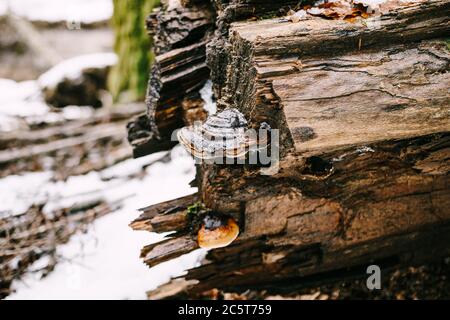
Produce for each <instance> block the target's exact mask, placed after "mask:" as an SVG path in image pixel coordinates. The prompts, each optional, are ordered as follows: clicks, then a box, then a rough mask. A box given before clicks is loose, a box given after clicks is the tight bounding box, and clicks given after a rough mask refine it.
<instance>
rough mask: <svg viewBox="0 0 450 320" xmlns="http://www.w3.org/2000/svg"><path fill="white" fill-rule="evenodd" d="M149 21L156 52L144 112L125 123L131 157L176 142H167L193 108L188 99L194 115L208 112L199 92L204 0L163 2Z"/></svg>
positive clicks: (207, 23)
mask: <svg viewBox="0 0 450 320" xmlns="http://www.w3.org/2000/svg"><path fill="white" fill-rule="evenodd" d="M147 27H148V29H149V33H150V35H153V36H154V50H155V53H156V54H157V55H156V57H155V61H154V64H153V66H152V70H151V72H150V81H149V86H148V92H147V97H146V103H147V108H148V109H147V114H146V115H143V116H141V117H139V118H137V119H136V120H135V121H134V122H131V123H130V124H129V125H128V130H129V134H128V139H129V141H130V143H131V145H132V146H133V149H134V156H135V157H139V156H142V155H145V154H149V153H152V152H156V151H161V150H165V149H169V148H170V147H172V146H173V145H174V144H173V143H168V142H170V136H171V134H172V132H173V131H174V130H175V129H177V128H180V127H182V126H184V125H185V124H186V122H185V120H186V119H189V117H190V114H191V113H192V112H188V113H187V112H186V107H185V106H186V104H188V105H190V106H191V107H194V108H195V109H196V111H195V112H194V114H195V116H196V117H199V118H200V119H204V117H205V116H206V112H205V111H204V110H203V108H202V107H203V103H202V102H201V99H200V96H199V93H198V92H199V90H200V89H201V88H202V87H203V86H204V84H205V83H206V81H207V80H208V77H209V69H208V67H207V66H206V43H207V39H208V31H209V30H211V29H212V27H213V12H212V9H211V7H210V5H209V4H208V3H206V4H201V5H196V6H192V7H189V8H186V7H183V6H182V5H181V3H179V2H178V1H173V3H172V2H171V4H170V5H169V4H166V3H163V6H162V9H161V8H160V9H157V10H156V11H155V12H153V13H152V14H151V15H150V16H149V18H148V19H147ZM192 100H195V101H196V103H195V104H192V102H191V101H192ZM199 101H200V103H199ZM188 109H191V108H188Z"/></svg>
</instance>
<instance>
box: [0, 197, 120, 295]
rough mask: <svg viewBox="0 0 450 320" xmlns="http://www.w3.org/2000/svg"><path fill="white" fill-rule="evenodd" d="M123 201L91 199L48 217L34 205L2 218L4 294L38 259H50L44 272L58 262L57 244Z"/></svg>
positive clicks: (0, 260) (1, 287)
mask: <svg viewBox="0 0 450 320" xmlns="http://www.w3.org/2000/svg"><path fill="white" fill-rule="evenodd" d="M118 206H119V203H109V204H108V203H104V202H103V201H91V202H87V203H83V204H81V203H80V204H77V205H75V206H73V207H71V208H65V209H60V210H57V211H56V212H53V216H52V217H48V216H47V215H45V214H44V213H43V212H42V207H43V206H42V205H36V206H33V207H31V208H30V209H29V210H28V211H27V212H26V213H24V214H22V215H20V216H11V217H7V218H2V219H1V220H0V249H1V250H0V298H4V297H6V296H7V295H9V294H10V293H11V292H10V286H11V283H12V281H13V280H14V279H18V278H19V277H20V276H22V275H23V274H24V273H26V272H27V268H28V267H29V266H30V265H31V264H32V263H33V262H34V261H36V260H38V259H40V258H42V257H44V256H46V257H49V263H48V264H47V265H46V266H45V267H43V270H36V271H42V272H43V274H45V273H46V272H49V271H51V269H52V268H53V267H54V265H55V264H56V260H57V257H56V246H57V245H59V244H62V243H66V242H67V241H68V240H69V238H70V237H71V236H72V235H73V234H75V233H76V232H78V231H80V230H83V228H84V227H85V226H86V224H88V223H91V222H92V221H94V220H95V219H97V218H99V217H101V216H104V215H106V214H108V213H110V212H111V211H113V210H117V209H118Z"/></svg>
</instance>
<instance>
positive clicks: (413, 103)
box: [134, 0, 450, 298]
mask: <svg viewBox="0 0 450 320" xmlns="http://www.w3.org/2000/svg"><path fill="white" fill-rule="evenodd" d="M216 2H217V3H219V2H220V1H216ZM233 3H235V4H236V3H238V1H235V2H233ZM249 3H250V2H249ZM449 4H450V3H449V2H448V1H443V0H429V1H420V2H418V3H413V4H408V5H405V6H400V7H394V8H392V9H391V10H389V11H388V12H387V13H382V15H381V16H372V17H369V18H367V19H362V18H357V19H356V20H355V21H354V22H348V21H344V20H332V19H323V18H321V17H312V16H309V17H307V18H306V19H305V20H304V21H300V22H298V23H293V22H290V21H287V20H286V19H284V20H283V19H281V20H280V19H279V18H276V19H264V20H261V21H253V20H252V21H244V22H232V19H231V20H230V21H225V20H222V21H223V23H224V28H226V32H221V31H223V30H218V31H219V32H216V33H215V38H214V40H212V41H211V42H210V43H209V44H208V48H207V57H208V58H207V61H208V65H209V67H210V69H211V77H212V80H213V85H214V91H215V95H216V97H217V98H218V99H219V100H218V107H219V109H220V110H223V109H224V108H226V107H231V108H236V109H238V110H239V111H241V112H242V113H243V114H244V115H245V118H246V119H247V120H248V122H249V126H250V127H252V128H258V127H259V125H260V124H261V123H262V122H267V123H269V124H270V126H271V128H274V129H278V130H279V131H280V160H279V162H277V163H273V164H276V168H278V170H276V171H274V172H272V174H271V175H262V174H261V171H260V169H261V168H260V167H259V166H254V165H247V164H246V165H241V164H236V163H235V164H233V165H225V164H207V163H202V164H201V165H199V166H198V169H197V181H196V182H197V185H198V187H199V193H198V200H200V201H201V202H202V203H203V205H204V206H205V207H206V208H207V209H208V210H210V211H211V212H215V213H220V214H227V215H229V216H231V217H233V218H234V219H235V220H236V221H237V222H238V224H239V227H240V235H239V237H238V238H237V239H236V240H235V241H234V242H233V244H231V245H230V246H228V247H225V248H220V249H214V250H211V251H210V252H209V253H208V255H207V257H206V259H207V263H205V264H204V265H202V266H200V267H198V268H195V269H192V270H190V271H188V273H187V275H186V276H184V277H183V279H184V280H181V279H177V281H176V284H175V285H174V283H171V284H169V285H168V286H169V288H171V292H173V294H174V296H178V295H179V294H180V293H182V294H183V295H185V296H188V297H199V296H201V295H202V293H203V292H205V291H208V290H211V289H213V288H219V289H221V290H231V291H233V292H242V291H245V290H247V289H249V288H253V289H258V290H269V292H284V293H286V292H287V293H292V292H295V291H296V290H298V289H299V288H301V287H303V286H306V285H310V284H312V283H318V282H319V283H320V282H323V281H330V280H332V279H336V278H340V279H342V278H346V277H364V276H365V275H366V273H365V267H367V266H368V265H369V264H377V265H379V266H380V267H381V268H382V269H389V268H393V267H396V266H399V265H404V264H409V263H412V264H415V263H420V262H423V261H429V260H433V259H436V258H439V257H442V256H443V255H446V254H448V252H449V248H448V245H447V244H448V240H449V232H448V230H449V226H450V212H449V210H448V207H449V205H450V177H449V173H450V166H449V164H448V163H449V159H450V134H449V131H450V113H449V110H450V109H449V105H450V94H449V92H448V87H449V84H450V77H449V75H448V74H449V73H448V71H449V63H450V54H449V50H448V45H447V43H446V42H445V41H444V40H442V38H445V37H448V35H449V34H450V22H449V18H448V16H449V11H450V6H449ZM238 7H239V6H238ZM233 8H237V7H233ZM230 10H231V9H230ZM218 17H220V14H219V15H218ZM247 17H248V16H247ZM219 22H220V21H219ZM193 200H194V201H193ZM198 200H197V199H195V198H194V199H188V198H185V199H182V200H177V201H180V202H181V203H184V204H183V206H181V207H180V208H178V207H176V206H173V208H172V210H169V211H170V214H161V213H162V212H164V211H166V210H168V204H171V203H165V204H162V205H161V207H159V206H158V205H155V206H153V207H152V208H151V210H150V211H149V212H151V214H149V215H147V216H143V217H141V218H140V220H139V222H136V223H134V226H135V227H136V226H137V228H139V229H144V230H148V231H152V232H167V231H169V228H170V227H172V228H173V229H172V231H177V232H176V233H175V234H172V235H171V236H169V239H166V240H164V242H162V243H160V244H159V245H158V244H154V245H152V246H151V247H147V248H146V249H145V250H144V256H145V261H146V263H147V264H148V265H150V266H153V265H156V264H158V263H161V262H163V261H167V260H168V259H171V258H173V257H176V256H179V255H181V254H185V253H187V252H190V251H192V250H195V249H196V248H197V246H195V245H194V244H193V242H195V241H196V235H197V232H198V230H199V226H198V224H197V223H196V219H195V217H194V218H193V217H192V212H191V213H189V210H187V209H186V208H188V207H190V206H192V205H194V204H195V202H197V201H198ZM177 201H175V203H176V202H177ZM191 201H192V202H191ZM189 202H191V204H188V203H189ZM169 207H170V206H169ZM156 248H157V249H156ZM161 292H162V288H160V289H157V291H155V292H150V293H149V297H154V296H156V297H164V298H167V297H170V296H164V295H161Z"/></svg>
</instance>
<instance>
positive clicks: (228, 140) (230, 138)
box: [177, 108, 270, 160]
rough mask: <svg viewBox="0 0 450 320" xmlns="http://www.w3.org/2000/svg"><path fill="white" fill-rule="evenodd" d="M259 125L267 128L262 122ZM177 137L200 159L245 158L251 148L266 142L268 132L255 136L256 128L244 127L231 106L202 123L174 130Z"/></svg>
mask: <svg viewBox="0 0 450 320" xmlns="http://www.w3.org/2000/svg"><path fill="white" fill-rule="evenodd" d="M261 129H265V130H267V129H270V127H269V125H268V124H266V123H263V124H262V125H261ZM177 137H178V141H179V142H180V143H181V144H182V145H183V146H184V147H185V149H186V150H187V151H188V152H189V153H190V154H191V155H193V156H194V157H196V158H199V159H205V160H210V159H217V158H244V157H245V156H246V154H247V153H248V152H250V151H251V150H255V151H256V150H258V149H260V146H261V145H264V147H266V146H267V135H265V138H263V139H258V134H257V132H256V131H251V130H249V129H248V127H247V120H245V118H244V115H243V114H242V113H241V112H239V111H238V110H237V109H234V108H227V109H225V110H224V111H222V112H220V113H217V114H214V115H211V116H210V117H208V119H207V120H206V121H205V123H203V124H202V125H194V126H189V127H184V128H182V129H180V130H179V131H178V133H177Z"/></svg>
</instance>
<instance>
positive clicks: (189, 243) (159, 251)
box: [141, 235, 198, 267]
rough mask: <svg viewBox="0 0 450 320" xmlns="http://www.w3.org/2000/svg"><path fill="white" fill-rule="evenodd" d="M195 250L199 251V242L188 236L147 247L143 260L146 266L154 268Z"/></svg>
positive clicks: (142, 254) (143, 252)
mask: <svg viewBox="0 0 450 320" xmlns="http://www.w3.org/2000/svg"><path fill="white" fill-rule="evenodd" d="M195 249H198V244H197V242H196V241H194V240H193V239H192V237H191V236H190V235H187V236H183V237H178V238H173V239H167V240H164V241H161V242H158V243H155V244H152V245H148V246H145V247H144V248H143V249H142V251H141V258H143V259H144V262H145V264H147V265H148V266H149V267H153V266H155V265H157V264H160V263H162V262H165V261H168V260H172V259H174V258H176V257H179V256H181V255H183V254H186V253H189V252H191V251H193V250H195Z"/></svg>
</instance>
